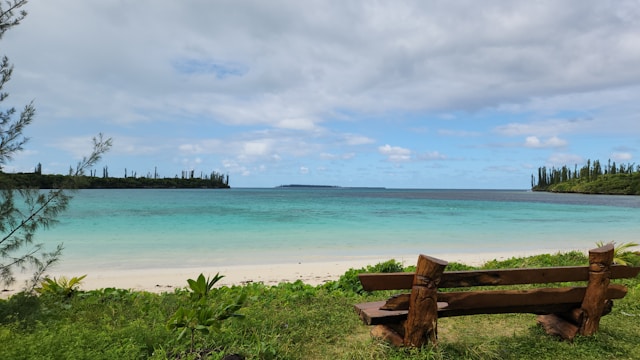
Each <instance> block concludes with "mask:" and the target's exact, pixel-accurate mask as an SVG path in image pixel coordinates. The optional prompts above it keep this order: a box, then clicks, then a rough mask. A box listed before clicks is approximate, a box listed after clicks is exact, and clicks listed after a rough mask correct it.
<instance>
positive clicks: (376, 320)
mask: <svg viewBox="0 0 640 360" xmlns="http://www.w3.org/2000/svg"><path fill="white" fill-rule="evenodd" d="M609 303H610V302H609ZM383 304H384V301H376V302H374V303H364V304H358V305H356V307H360V310H359V314H360V318H361V319H362V321H363V322H364V323H365V324H367V325H378V324H399V323H401V322H402V321H404V320H405V319H406V318H407V313H408V312H409V311H408V310H393V311H387V310H381V309H380V306H381V305H383ZM580 304H581V303H580V302H575V303H565V304H546V305H527V306H503V307H487V308H476V309H450V308H448V307H447V306H446V305H447V304H446V303H442V302H439V303H438V318H445V317H454V316H466V315H479V314H536V315H547V314H563V313H569V312H572V311H574V310H575V309H579V308H580ZM610 312H611V308H605V310H604V311H603V313H602V315H603V316H604V315H607V314H609V313H610Z"/></svg>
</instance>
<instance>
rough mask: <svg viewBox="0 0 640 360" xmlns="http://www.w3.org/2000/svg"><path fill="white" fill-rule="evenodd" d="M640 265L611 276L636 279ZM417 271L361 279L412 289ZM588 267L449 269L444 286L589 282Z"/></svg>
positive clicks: (617, 268) (614, 270)
mask: <svg viewBox="0 0 640 360" xmlns="http://www.w3.org/2000/svg"><path fill="white" fill-rule="evenodd" d="M638 274H640V267H633V266H624V265H613V266H611V275H610V278H611V279H626V278H634V277H636V276H638ZM414 275H415V273H412V272H402V273H375V274H371V273H366V274H360V275H358V277H359V278H360V282H361V283H362V287H363V288H364V289H365V290H366V291H376V290H404V289H411V286H412V282H413V277H414ZM588 280H589V268H588V267H587V266H561V267H549V268H534V269H503V270H471V271H445V272H444V274H442V279H441V282H440V285H439V287H440V288H457V287H469V286H491V285H519V284H544V283H553V282H571V281H588Z"/></svg>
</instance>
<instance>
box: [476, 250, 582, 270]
mask: <svg viewBox="0 0 640 360" xmlns="http://www.w3.org/2000/svg"><path fill="white" fill-rule="evenodd" d="M588 264H589V258H588V257H587V256H586V255H585V254H583V253H582V252H580V251H569V252H566V253H557V254H554V255H551V254H540V255H534V256H528V257H512V258H509V259H506V260H497V259H494V260H491V261H487V262H486V263H484V264H483V265H482V267H481V268H482V269H516V268H528V267H552V266H581V265H588Z"/></svg>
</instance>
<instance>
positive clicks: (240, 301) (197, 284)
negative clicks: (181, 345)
mask: <svg viewBox="0 0 640 360" xmlns="http://www.w3.org/2000/svg"><path fill="white" fill-rule="evenodd" d="M223 277H224V276H222V275H220V274H216V276H214V277H213V279H209V278H208V277H207V278H206V279H205V277H204V275H203V274H200V276H198V278H197V279H196V280H193V279H188V280H187V283H188V284H189V289H190V290H191V291H190V296H189V302H187V303H186V304H182V305H181V306H180V307H179V308H178V310H177V311H176V312H175V314H174V315H173V316H172V317H171V318H170V319H169V322H168V324H167V327H168V328H169V329H170V330H179V331H180V332H179V334H178V337H177V341H181V340H182V339H183V338H184V337H185V336H187V335H189V338H190V342H189V343H190V345H189V353H194V352H196V349H195V340H196V335H197V334H201V335H208V334H210V333H212V332H213V331H215V330H219V329H220V326H221V323H222V321H224V320H227V319H229V318H232V317H242V316H243V315H241V314H238V313H237V311H238V310H240V309H241V308H242V307H243V306H244V304H245V302H246V299H247V296H246V293H242V294H241V295H240V296H239V297H238V298H236V299H235V301H232V302H231V303H222V304H218V305H217V306H216V304H215V303H212V301H213V300H215V299H213V297H214V296H213V294H214V292H213V291H212V290H213V288H214V286H215V284H216V283H217V282H218V281H219V280H220V279H222V278H223Z"/></svg>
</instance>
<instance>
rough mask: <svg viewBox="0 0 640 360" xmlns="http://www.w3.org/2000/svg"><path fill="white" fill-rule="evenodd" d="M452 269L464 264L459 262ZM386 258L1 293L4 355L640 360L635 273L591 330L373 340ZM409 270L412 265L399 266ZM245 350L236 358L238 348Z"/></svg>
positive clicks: (453, 323) (486, 323)
mask: <svg viewBox="0 0 640 360" xmlns="http://www.w3.org/2000/svg"><path fill="white" fill-rule="evenodd" d="M586 263H587V259H586V257H585V256H584V255H582V254H579V253H576V252H571V253H567V254H555V255H546V254H543V255H539V256H534V257H526V258H515V259H509V260H505V261H492V262H489V263H487V264H486V265H485V266H487V267H491V268H500V267H502V268H505V267H525V266H529V267H531V266H564V265H578V264H586ZM452 267H453V268H466V266H464V265H462V264H452ZM398 269H402V265H401V264H399V263H397V262H395V261H389V262H386V263H382V264H377V265H375V266H370V267H368V269H358V270H356V269H353V270H350V271H348V272H347V273H345V275H343V276H342V278H341V279H340V280H339V281H336V282H330V283H327V284H324V285H320V286H310V285H306V284H303V283H301V282H295V283H283V284H280V285H277V286H265V285H262V284H257V283H254V284H248V285H244V286H235V287H216V286H215V281H213V280H214V279H208V280H209V281H206V280H205V279H204V278H202V279H200V280H201V281H200V282H199V281H198V279H197V274H194V279H193V280H192V281H191V282H189V283H187V279H185V288H184V289H178V290H176V291H174V292H171V293H163V294H154V293H146V292H133V291H129V290H123V289H101V290H94V291H81V290H77V289H71V290H72V291H69V290H70V289H68V288H67V289H65V288H64V286H61V287H58V288H56V287H55V286H53V287H51V288H50V289H47V290H46V291H43V293H42V294H40V295H38V296H32V295H26V294H18V295H14V296H13V297H11V298H9V299H7V300H0V343H1V344H3V345H2V346H1V347H0V358H2V359H167V358H169V359H200V358H203V359H204V358H206V359H222V358H224V357H225V356H227V359H231V358H232V357H231V356H230V355H232V354H237V355H240V356H241V358H246V359H536V360H539V359H554V360H559V359H640V352H639V350H638V348H640V346H639V345H640V279H638V278H635V279H627V280H623V281H616V282H618V283H624V284H625V285H627V286H628V287H629V293H628V294H627V296H626V297H625V298H624V299H622V300H619V301H616V303H615V306H614V308H613V311H612V313H611V314H609V315H607V316H605V317H604V318H603V319H602V321H601V326H600V331H599V332H598V333H597V334H596V335H595V336H592V337H580V336H579V337H577V338H576V340H575V341H574V342H573V343H568V342H563V341H559V340H558V339H556V338H554V337H551V336H549V335H547V334H545V333H544V331H543V330H542V329H541V328H540V327H539V326H537V325H536V321H535V316H534V315H528V314H507V315H490V316H489V315H476V316H463V317H456V318H444V319H441V320H440V321H439V323H438V328H439V344H438V346H437V347H433V346H426V347H424V348H421V349H408V348H400V349H397V348H393V347H391V346H388V345H387V344H385V343H383V342H379V341H377V340H374V339H372V338H371V337H370V335H369V330H370V329H369V327H367V326H365V325H364V324H362V322H361V321H360V320H359V318H358V316H357V315H356V313H355V312H354V310H353V304H355V303H359V302H365V301H373V300H381V299H384V298H386V297H387V296H388V295H389V294H391V293H390V292H377V293H364V292H363V291H362V290H361V288H359V286H358V283H357V281H356V274H357V273H358V272H360V271H366V270H368V271H396V270H398ZM403 270H406V269H403ZM236 358H238V357H236Z"/></svg>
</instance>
